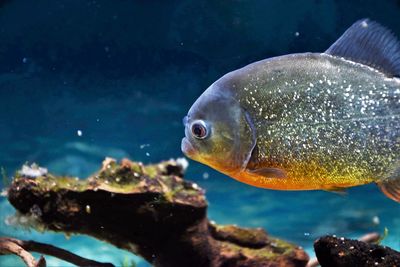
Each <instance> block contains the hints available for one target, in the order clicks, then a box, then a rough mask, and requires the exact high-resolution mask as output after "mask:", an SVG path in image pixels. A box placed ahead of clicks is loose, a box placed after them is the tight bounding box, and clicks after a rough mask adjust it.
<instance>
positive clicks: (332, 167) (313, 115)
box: [220, 53, 400, 189]
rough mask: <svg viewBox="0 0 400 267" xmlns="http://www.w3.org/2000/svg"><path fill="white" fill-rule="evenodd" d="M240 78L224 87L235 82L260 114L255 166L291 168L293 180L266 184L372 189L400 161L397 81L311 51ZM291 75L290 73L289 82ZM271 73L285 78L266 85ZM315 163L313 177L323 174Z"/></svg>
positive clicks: (244, 101) (245, 102) (256, 67)
mask: <svg viewBox="0 0 400 267" xmlns="http://www.w3.org/2000/svg"><path fill="white" fill-rule="evenodd" d="M293 61H295V62H296V64H293V63H292V62H293ZM291 63H292V64H291ZM288 66H290V67H289V68H288ZM238 72H239V73H242V75H238V73H235V74H234V76H235V77H234V78H232V74H231V75H227V76H226V77H224V78H223V79H222V80H220V82H221V83H225V82H226V81H225V79H227V80H230V81H229V82H230V83H234V84H235V85H232V86H230V87H229V88H232V89H234V90H232V94H233V95H234V97H235V98H236V99H239V102H240V103H241V105H242V106H243V107H244V109H245V110H247V111H248V112H249V113H250V114H253V116H252V119H253V122H254V125H255V126H256V133H257V147H258V151H257V155H254V161H253V162H252V164H253V166H250V167H265V166H274V167H281V168H284V169H287V170H291V171H289V172H288V173H289V176H290V177H291V178H292V179H288V180H276V179H268V178H265V179H260V180H261V182H263V184H269V183H273V184H272V185H271V186H273V187H274V188H275V189H318V188H321V187H326V188H327V189H329V187H332V186H334V187H338V186H342V185H348V184H352V185H358V184H364V183H369V182H371V181H374V180H376V179H379V178H381V177H382V175H383V174H384V173H386V170H387V169H388V168H390V167H391V166H393V165H394V164H395V163H396V161H397V160H398V158H396V157H398V155H399V154H400V153H399V141H398V139H399V133H400V129H399V128H400V119H399V115H400V110H399V101H400V98H399V96H400V94H399V91H400V90H399V88H400V83H399V82H398V81H397V80H394V79H386V80H385V76H384V75H383V74H382V73H380V72H378V71H376V70H374V69H372V68H370V67H367V66H365V65H361V64H356V63H353V62H350V61H348V60H344V59H342V58H337V57H333V56H330V55H325V54H319V55H318V56H316V55H315V54H308V53H307V54H299V55H295V56H291V57H278V58H273V59H268V60H265V61H261V62H257V63H254V64H252V65H249V66H246V67H245V68H244V69H241V70H239V71H238ZM285 72H286V73H290V75H289V77H285V78H284V79H282V76H287V74H285ZM265 73H276V74H277V75H276V76H272V77H269V78H268V79H267V82H264V79H263V76H264V75H265ZM287 80H289V82H287ZM242 84H245V85H246V89H247V90H243V89H242V88H243V87H242ZM248 92H252V94H250V95H249V93H248ZM254 99H257V101H254ZM259 103H262V104H261V105H260V104H259ZM260 106H261V107H262V110H263V111H262V112H261V113H260V112H259V110H260ZM266 121H267V122H266ZM357 152H358V153H357ZM335 158H336V159H341V160H335V161H333V159H335ZM388 158H390V159H391V160H387V159H388ZM371 162H373V164H372V163H371ZM314 164H316V165H318V166H319V168H317V169H318V172H320V173H315V172H311V171H308V169H309V168H311V169H313V170H315V169H316V168H315V166H313V165H314ZM323 173H329V175H326V177H325V176H323V175H322V174H323ZM316 177H321V179H315V178H316ZM322 177H323V179H322ZM303 180H306V181H307V183H303ZM350 181H352V182H350ZM297 183H301V185H298V184H297Z"/></svg>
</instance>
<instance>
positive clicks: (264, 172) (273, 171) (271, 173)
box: [249, 168, 287, 179]
mask: <svg viewBox="0 0 400 267" xmlns="http://www.w3.org/2000/svg"><path fill="white" fill-rule="evenodd" d="M249 172H250V173H254V174H258V175H261V176H264V177H266V178H280V179H282V178H287V173H286V172H285V171H284V170H282V169H279V168H260V169H254V170H249Z"/></svg>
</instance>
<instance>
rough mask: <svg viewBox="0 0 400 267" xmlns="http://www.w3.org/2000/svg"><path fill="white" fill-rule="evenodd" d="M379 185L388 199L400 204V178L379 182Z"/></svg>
mask: <svg viewBox="0 0 400 267" xmlns="http://www.w3.org/2000/svg"><path fill="white" fill-rule="evenodd" d="M377 185H378V186H379V188H380V189H381V190H382V192H383V193H384V194H385V195H386V196H387V197H388V198H390V199H393V200H394V201H397V202H399V203H400V177H398V178H394V179H393V178H391V179H386V180H382V181H379V182H377Z"/></svg>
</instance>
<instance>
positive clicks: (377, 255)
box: [314, 236, 400, 267]
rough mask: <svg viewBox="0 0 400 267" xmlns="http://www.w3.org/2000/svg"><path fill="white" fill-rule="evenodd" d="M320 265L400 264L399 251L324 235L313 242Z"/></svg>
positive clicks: (365, 266) (351, 266) (345, 266)
mask: <svg viewBox="0 0 400 267" xmlns="http://www.w3.org/2000/svg"><path fill="white" fill-rule="evenodd" d="M314 249H315V253H316V255H317V258H318V261H319V263H320V264H321V266H322V267H353V266H363V267H369V266H371V267H372V266H374V267H375V266H384V267H397V266H400V252H397V251H395V250H393V249H391V248H388V247H385V246H380V245H376V244H370V243H366V242H362V241H358V240H351V239H346V238H343V237H341V238H337V237H334V236H324V237H321V238H319V239H318V240H317V241H315V243H314Z"/></svg>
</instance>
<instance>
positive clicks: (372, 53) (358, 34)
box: [325, 19, 400, 77]
mask: <svg viewBox="0 0 400 267" xmlns="http://www.w3.org/2000/svg"><path fill="white" fill-rule="evenodd" d="M325 53H326V54H330V55H333V56H339V57H343V58H346V59H348V60H351V61H354V62H357V63H361V64H364V65H368V66H370V67H373V68H375V69H378V70H380V71H382V72H383V73H385V74H386V75H388V76H389V77H392V76H397V77H400V43H399V41H398V40H397V39H396V37H395V36H394V35H393V34H392V33H391V32H390V31H389V30H388V29H386V28H385V27H383V26H381V25H380V24H378V23H377V22H374V21H371V20H369V19H362V20H359V21H357V22H355V23H354V24H353V25H352V26H351V27H350V28H349V29H347V31H346V32H345V33H344V34H343V35H342V36H341V37H340V38H339V39H338V40H337V41H336V42H335V43H334V44H333V45H331V47H329V48H328V50H326V51H325Z"/></svg>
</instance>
